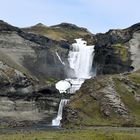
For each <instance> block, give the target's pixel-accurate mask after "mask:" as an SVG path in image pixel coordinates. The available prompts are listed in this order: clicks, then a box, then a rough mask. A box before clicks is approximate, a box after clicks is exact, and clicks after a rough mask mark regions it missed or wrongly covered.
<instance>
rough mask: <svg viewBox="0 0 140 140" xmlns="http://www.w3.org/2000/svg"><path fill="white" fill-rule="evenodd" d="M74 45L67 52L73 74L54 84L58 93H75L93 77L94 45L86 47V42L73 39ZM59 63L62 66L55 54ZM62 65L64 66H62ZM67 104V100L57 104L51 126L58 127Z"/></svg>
mask: <svg viewBox="0 0 140 140" xmlns="http://www.w3.org/2000/svg"><path fill="white" fill-rule="evenodd" d="M75 40H76V43H74V44H72V50H71V51H70V52H69V57H68V62H69V67H70V68H71V69H72V71H73V73H72V74H71V75H70V76H69V70H68V77H69V78H68V79H65V80H61V81H59V82H58V83H56V85H55V86H56V88H57V89H58V90H59V92H60V93H66V92H67V93H75V91H76V90H78V89H79V88H80V87H81V85H82V83H83V82H84V81H85V79H89V78H91V77H92V76H94V75H93V73H92V72H91V71H92V61H93V57H94V45H92V46H87V43H86V41H84V40H82V39H81V38H80V39H75ZM56 55H57V57H58V58H59V60H60V62H61V63H62V64H63V62H62V60H61V58H60V56H59V55H58V54H57V53H56ZM63 65H64V64H63ZM67 102H68V100H67V99H62V100H61V102H60V104H59V109H58V114H57V117H56V118H55V119H54V120H53V121H52V126H59V125H60V121H61V119H62V113H63V107H64V105H65V104H66V103H67Z"/></svg>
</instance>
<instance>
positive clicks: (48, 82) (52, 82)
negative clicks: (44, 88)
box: [45, 78, 58, 85]
mask: <svg viewBox="0 0 140 140" xmlns="http://www.w3.org/2000/svg"><path fill="white" fill-rule="evenodd" d="M56 82H58V79H54V78H48V79H47V80H46V81H45V83H46V84H49V85H51V84H55V83H56Z"/></svg>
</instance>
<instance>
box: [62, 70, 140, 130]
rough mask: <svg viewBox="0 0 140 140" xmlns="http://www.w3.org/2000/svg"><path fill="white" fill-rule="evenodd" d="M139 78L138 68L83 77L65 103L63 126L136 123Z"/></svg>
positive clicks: (139, 122) (139, 103) (138, 115)
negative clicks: (93, 76)
mask: <svg viewBox="0 0 140 140" xmlns="http://www.w3.org/2000/svg"><path fill="white" fill-rule="evenodd" d="M139 80H140V73H139V71H136V72H132V73H128V74H120V75H113V76H112V75H108V76H99V77H97V78H93V79H90V80H86V82H85V83H84V84H83V85H82V87H81V89H80V90H79V91H77V93H76V94H75V95H74V96H73V97H71V100H70V103H69V104H68V105H67V106H66V107H65V109H64V110H65V111H64V115H63V121H62V123H63V126H65V127H74V126H91V125H94V126H95V125H111V126H112V125H113V126H116V125H117V126H118V125H128V126H129V125H138V126H139V125H140V121H139V120H140V112H139V109H138V108H139V107H140V102H139V101H140V100H139V97H140V96H139V94H140V93H139V89H140V81H139Z"/></svg>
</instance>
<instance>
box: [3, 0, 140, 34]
mask: <svg viewBox="0 0 140 140" xmlns="http://www.w3.org/2000/svg"><path fill="white" fill-rule="evenodd" d="M0 5H1V7H0V19H1V20H4V21H6V22H8V23H10V24H12V25H15V26H18V27H26V26H31V25H34V24H37V23H39V22H41V23H43V24H46V25H54V24H59V23H61V22H70V23H73V24H76V25H79V26H83V27H86V28H88V29H89V30H90V31H91V32H93V33H97V32H106V31H108V30H109V29H113V28H125V27H128V26H130V25H132V24H135V23H137V22H140V0H0Z"/></svg>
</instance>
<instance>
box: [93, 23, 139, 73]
mask: <svg viewBox="0 0 140 140" xmlns="http://www.w3.org/2000/svg"><path fill="white" fill-rule="evenodd" d="M136 33H137V36H139V33H140V23H137V24H135V25H133V26H131V27H129V28H126V29H123V30H109V31H108V32H107V33H105V34H96V36H95V38H96V44H95V57H94V62H95V63H96V64H97V67H98V68H97V69H98V70H97V74H113V73H114V74H115V73H122V72H125V71H131V70H133V69H134V67H133V66H132V57H133V56H132V55H135V54H136V52H135V54H132V53H133V52H132V51H131V46H132V45H135V48H137V47H138V46H139V44H140V41H139V39H137V40H135V42H138V44H134V43H133V44H130V42H131V40H132V39H133V38H134V35H135V34H136ZM138 38H139V37H138ZM137 57H138V56H137ZM134 61H135V60H134Z"/></svg>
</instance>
